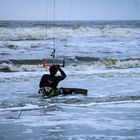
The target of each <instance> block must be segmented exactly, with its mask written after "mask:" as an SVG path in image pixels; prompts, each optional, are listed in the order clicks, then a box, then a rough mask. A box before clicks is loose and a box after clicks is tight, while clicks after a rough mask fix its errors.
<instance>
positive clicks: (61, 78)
mask: <svg viewBox="0 0 140 140" xmlns="http://www.w3.org/2000/svg"><path fill="white" fill-rule="evenodd" d="M58 70H59V72H60V73H61V76H59V80H60V81H61V80H63V79H65V78H66V74H65V72H64V71H63V70H62V69H61V68H60V66H58Z"/></svg>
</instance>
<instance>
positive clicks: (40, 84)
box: [39, 75, 44, 88]
mask: <svg viewBox="0 0 140 140" xmlns="http://www.w3.org/2000/svg"><path fill="white" fill-rule="evenodd" d="M43 81H44V75H43V76H42V77H41V80H40V83H39V87H40V88H42V87H43Z"/></svg>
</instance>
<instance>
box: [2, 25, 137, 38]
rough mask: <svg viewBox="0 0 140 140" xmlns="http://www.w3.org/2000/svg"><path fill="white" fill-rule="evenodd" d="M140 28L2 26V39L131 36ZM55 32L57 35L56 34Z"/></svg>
mask: <svg viewBox="0 0 140 140" xmlns="http://www.w3.org/2000/svg"><path fill="white" fill-rule="evenodd" d="M139 33H140V29H135V28H112V27H108V26H107V27H104V28H92V27H79V28H72V27H71V28H66V27H55V33H54V28H53V27H49V28H45V27H30V28H28V27H18V28H5V27H0V40H2V41H22V40H45V39H52V38H53V37H54V36H55V37H56V38H63V37H67V36H79V35H81V36H90V35H91V36H129V35H134V34H135V35H138V34H139ZM54 34H55V35H54Z"/></svg>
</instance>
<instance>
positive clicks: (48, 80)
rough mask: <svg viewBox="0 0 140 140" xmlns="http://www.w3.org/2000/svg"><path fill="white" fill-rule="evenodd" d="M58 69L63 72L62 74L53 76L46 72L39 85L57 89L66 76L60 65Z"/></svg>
mask: <svg viewBox="0 0 140 140" xmlns="http://www.w3.org/2000/svg"><path fill="white" fill-rule="evenodd" d="M58 70H59V72H60V73H61V76H52V75H49V74H44V75H43V76H42V78H41V81H40V84H39V87H40V88H42V87H51V88H53V89H56V88H57V85H58V84H59V82H60V81H62V80H63V79H65V77H66V74H65V73H64V71H63V70H62V69H61V68H60V67H59V68H58Z"/></svg>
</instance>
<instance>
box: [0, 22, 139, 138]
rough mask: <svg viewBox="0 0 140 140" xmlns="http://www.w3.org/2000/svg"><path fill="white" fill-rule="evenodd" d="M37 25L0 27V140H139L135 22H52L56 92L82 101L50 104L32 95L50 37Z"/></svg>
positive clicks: (47, 53)
mask: <svg viewBox="0 0 140 140" xmlns="http://www.w3.org/2000/svg"><path fill="white" fill-rule="evenodd" d="M43 22H44V23H45V24H44V23H43ZM43 22H42V23H43V24H42V23H40V22H36V21H32V22H29V21H27V22H22V21H20V22H13V21H5V22H3V23H2V22H1V21H0V50H1V51H0V59H1V60H0V87H1V90H0V127H1V128H2V129H0V139H6V140H9V139H11V138H12V139H15V140H17V139H21V140H22V139H40V140H43V139H47V140H49V139H50V140H59V139H61V140H63V139H64V140H79V139H87V140H90V139H95V140H100V139H102V140H112V139H116V140H120V139H121V140H126V139H132V140H138V139H140V129H139V128H140V123H139V122H140V109H139V105H140V86H139V83H140V43H139V42H140V21H113V22H112V21H107V22H106V21H90V22H89V21H85V22H81V21H76V22H75V21H73V22H71V23H69V22H67V21H65V22H58V23H57V22H56V24H57V26H56V27H55V29H56V30H55V39H56V42H55V43H56V44H55V45H56V46H55V47H56V61H57V63H59V64H61V63H62V60H63V59H64V58H65V59H66V66H65V67H64V68H63V69H64V71H65V72H66V74H67V78H66V79H65V81H63V82H62V83H60V84H59V87H77V88H78V87H79V88H86V89H88V95H87V96H81V95H72V96H58V97H54V98H43V97H42V96H41V95H39V94H38V88H39V87H38V84H39V81H40V78H41V76H42V75H43V74H44V73H48V72H49V71H48V68H43V67H42V63H43V61H42V60H43V59H44V58H46V59H47V63H50V64H51V63H52V58H51V56H50V54H51V53H52V51H53V38H54V34H53V30H54V28H53V24H52V23H49V26H48V25H47V26H46V22H45V21H43ZM25 23H26V24H25ZM20 113H21V114H20Z"/></svg>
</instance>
